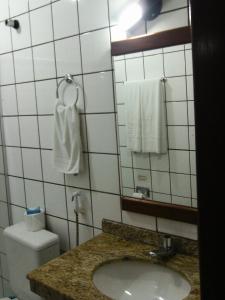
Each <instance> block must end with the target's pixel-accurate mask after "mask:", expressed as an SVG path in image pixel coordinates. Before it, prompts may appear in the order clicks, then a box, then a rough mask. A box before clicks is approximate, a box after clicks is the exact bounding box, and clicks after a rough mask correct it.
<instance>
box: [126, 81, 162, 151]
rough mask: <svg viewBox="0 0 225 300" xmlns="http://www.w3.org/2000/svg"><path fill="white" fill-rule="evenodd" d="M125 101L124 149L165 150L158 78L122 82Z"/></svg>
mask: <svg viewBox="0 0 225 300" xmlns="http://www.w3.org/2000/svg"><path fill="white" fill-rule="evenodd" d="M125 100H126V102H125V105H126V115H127V147H128V149H130V150H131V151H134V152H144V153H166V152H167V134H166V117H165V102H164V91H163V85H162V79H161V78H154V79H151V80H141V81H130V82H126V83H125Z"/></svg>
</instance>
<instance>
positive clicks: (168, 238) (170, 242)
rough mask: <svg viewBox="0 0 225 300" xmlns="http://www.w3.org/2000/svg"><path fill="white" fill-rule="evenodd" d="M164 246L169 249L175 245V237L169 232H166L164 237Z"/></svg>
mask: <svg viewBox="0 0 225 300" xmlns="http://www.w3.org/2000/svg"><path fill="white" fill-rule="evenodd" d="M162 247H163V248H164V249H166V250H169V249H171V248H172V247H173V239H172V237H171V236H170V235H169V234H166V235H164V236H163V237H162Z"/></svg>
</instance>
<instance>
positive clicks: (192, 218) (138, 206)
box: [121, 197, 198, 224]
mask: <svg viewBox="0 0 225 300" xmlns="http://www.w3.org/2000/svg"><path fill="white" fill-rule="evenodd" d="M121 206H122V209H123V210H126V211H130V212H135V213H139V214H144V215H149V216H155V217H160V218H165V219H170V220H175V221H180V222H185V223H190V224H197V223H198V210H197V209H196V208H191V207H187V206H181V205H174V204H167V203H162V202H157V201H152V200H144V199H136V198H130V197H121Z"/></svg>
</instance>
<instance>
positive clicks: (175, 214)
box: [112, 26, 198, 224]
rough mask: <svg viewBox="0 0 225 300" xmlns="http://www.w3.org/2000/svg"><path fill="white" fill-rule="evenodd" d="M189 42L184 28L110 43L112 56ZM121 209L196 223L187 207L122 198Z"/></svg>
mask: <svg viewBox="0 0 225 300" xmlns="http://www.w3.org/2000/svg"><path fill="white" fill-rule="evenodd" d="M190 42H191V28H190V27H189V26H186V27H181V28H176V29H171V30H166V31H162V32H158V33H155V34H152V35H145V36H141V37H137V38H131V39H127V40H122V41H117V42H112V56H118V55H123V54H129V53H134V52H140V51H146V50H152V49H157V48H164V47H169V46H176V45H181V44H187V43H190ZM121 207H122V209H123V210H125V211H130V212H135V213H139V214H145V215H149V216H155V217H160V218H166V219H170V220H175V221H180V222H185V223H190V224H197V223H198V210H197V209H196V208H192V207H188V206H182V205H175V204H168V203H163V202H159V201H153V200H148V199H137V198H131V197H124V196H122V197H121Z"/></svg>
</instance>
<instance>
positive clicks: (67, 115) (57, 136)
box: [53, 99, 82, 174]
mask: <svg viewBox="0 0 225 300" xmlns="http://www.w3.org/2000/svg"><path fill="white" fill-rule="evenodd" d="M53 158H54V165H55V167H56V169H57V170H58V171H59V172H61V173H65V174H79V172H80V170H81V169H82V144H81V132H80V115H79V112H78V110H77V108H76V106H75V103H72V104H71V105H68V106H65V105H64V104H63V103H62V102H61V101H60V100H59V99H57V101H56V105H55V122H54V146H53Z"/></svg>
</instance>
